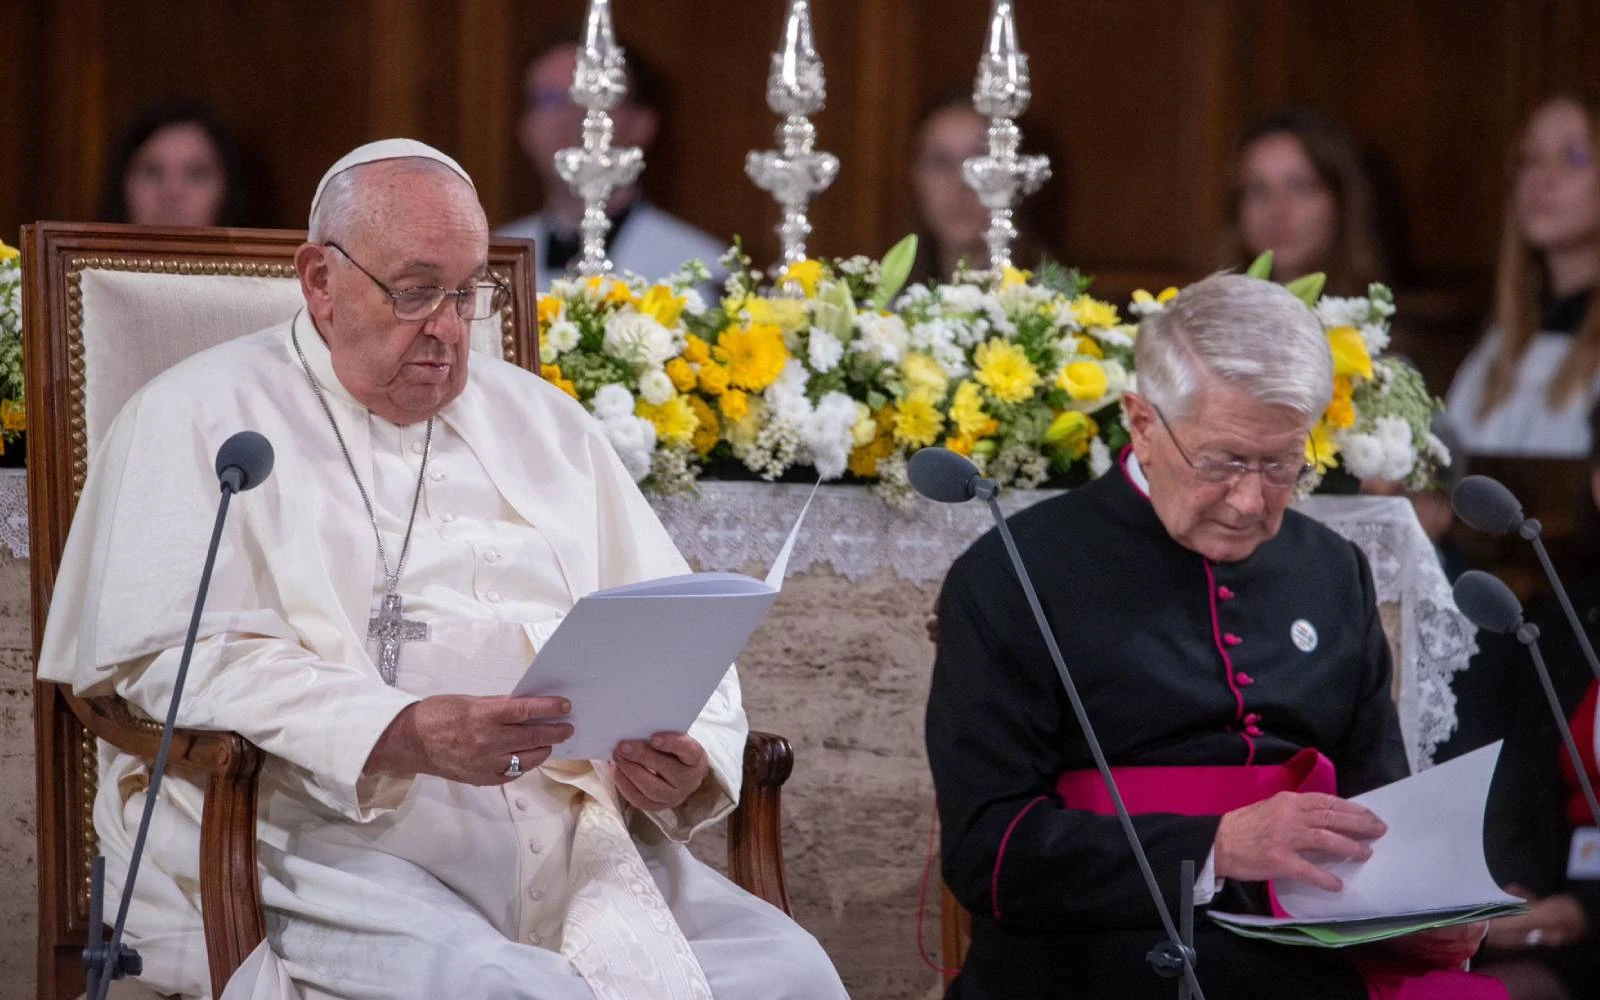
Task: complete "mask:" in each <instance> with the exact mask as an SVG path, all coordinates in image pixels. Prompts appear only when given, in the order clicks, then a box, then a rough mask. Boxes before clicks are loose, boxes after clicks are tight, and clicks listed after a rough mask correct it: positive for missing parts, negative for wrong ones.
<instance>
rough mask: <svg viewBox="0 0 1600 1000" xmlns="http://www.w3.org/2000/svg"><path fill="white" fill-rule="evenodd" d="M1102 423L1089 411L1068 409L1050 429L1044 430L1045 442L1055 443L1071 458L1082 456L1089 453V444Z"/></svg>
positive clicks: (1057, 418)
mask: <svg viewBox="0 0 1600 1000" xmlns="http://www.w3.org/2000/svg"><path fill="white" fill-rule="evenodd" d="M1099 433H1100V425H1099V424H1097V423H1095V422H1094V418H1093V417H1091V416H1089V415H1088V414H1087V413H1080V412H1078V411H1077V410H1067V411H1065V412H1064V413H1061V414H1060V415H1058V416H1057V417H1056V419H1055V420H1054V421H1053V422H1052V423H1051V424H1050V429H1049V430H1047V431H1045V432H1044V443H1045V444H1048V445H1054V446H1055V447H1056V448H1059V449H1060V450H1061V451H1062V452H1064V453H1066V455H1067V456H1068V457H1070V458H1082V457H1083V456H1085V455H1087V454H1088V453H1089V444H1090V442H1092V441H1093V440H1094V437H1095V435H1096V434H1099Z"/></svg>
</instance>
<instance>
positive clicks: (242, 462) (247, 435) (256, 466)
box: [217, 431, 272, 493]
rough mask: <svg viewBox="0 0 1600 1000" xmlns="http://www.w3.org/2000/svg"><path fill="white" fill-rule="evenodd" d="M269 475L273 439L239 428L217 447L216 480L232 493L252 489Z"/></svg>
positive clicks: (270, 471) (270, 472)
mask: <svg viewBox="0 0 1600 1000" xmlns="http://www.w3.org/2000/svg"><path fill="white" fill-rule="evenodd" d="M270 475H272V442H271V441H268V440H267V439H266V438H264V437H262V436H261V435H260V434H257V433H256V432H255V431H240V432H239V433H237V434H235V435H234V436H233V437H231V438H229V439H228V440H226V441H224V442H222V447H221V448H218V449H217V479H219V480H220V481H221V482H222V483H223V484H224V486H226V487H228V488H230V489H231V490H232V491H233V492H234V493H243V492H244V491H245V490H249V489H254V488H255V487H257V486H260V485H261V483H262V482H263V481H264V480H265V479H266V478H267V477H268V476H270Z"/></svg>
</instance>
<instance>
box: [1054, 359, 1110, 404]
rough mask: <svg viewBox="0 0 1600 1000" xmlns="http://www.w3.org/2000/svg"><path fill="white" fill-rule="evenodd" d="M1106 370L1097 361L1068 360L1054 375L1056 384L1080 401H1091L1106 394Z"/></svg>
mask: <svg viewBox="0 0 1600 1000" xmlns="http://www.w3.org/2000/svg"><path fill="white" fill-rule="evenodd" d="M1107 384H1108V380H1107V379H1106V370H1105V369H1104V368H1103V367H1101V365H1100V362H1098V361H1069V362H1068V363H1067V364H1066V365H1065V366H1063V367H1062V369H1061V374H1060V375H1059V376H1057V377H1056V385H1058V386H1060V387H1061V388H1063V389H1065V390H1066V391H1067V395H1069V396H1071V397H1072V398H1073V399H1075V400H1077V401H1078V402H1080V403H1092V402H1094V401H1095V400H1097V399H1100V398H1101V397H1103V396H1104V395H1105V394H1106V386H1107Z"/></svg>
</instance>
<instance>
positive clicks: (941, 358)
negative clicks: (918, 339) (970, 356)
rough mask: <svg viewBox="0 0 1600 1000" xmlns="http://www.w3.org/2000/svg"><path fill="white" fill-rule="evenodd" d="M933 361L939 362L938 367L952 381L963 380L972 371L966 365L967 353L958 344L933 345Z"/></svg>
mask: <svg viewBox="0 0 1600 1000" xmlns="http://www.w3.org/2000/svg"><path fill="white" fill-rule="evenodd" d="M931 353H932V354H933V360H935V361H937V362H939V367H940V368H943V369H944V373H945V374H946V375H948V376H950V377H951V378H952V379H957V378H963V377H964V376H966V374H967V373H968V372H970V371H971V370H972V368H971V366H970V365H968V364H967V352H966V351H965V350H963V349H962V347H961V345H960V344H955V343H943V344H935V345H933V350H932V352H931Z"/></svg>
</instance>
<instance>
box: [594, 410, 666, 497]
mask: <svg viewBox="0 0 1600 1000" xmlns="http://www.w3.org/2000/svg"><path fill="white" fill-rule="evenodd" d="M600 426H601V427H603V428H605V432H606V439H607V440H608V441H610V442H611V447H612V448H613V449H615V450H616V453H617V457H618V458H619V459H621V460H622V467H623V468H624V469H627V470H628V475H630V476H632V477H633V481H634V482H636V483H637V482H641V481H643V480H644V478H645V477H646V476H648V475H650V464H651V456H652V455H653V454H654V453H655V450H656V425H655V424H652V423H651V422H650V421H648V420H645V419H643V418H641V417H634V416H626V417H615V418H612V419H607V420H602V421H600Z"/></svg>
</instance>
